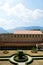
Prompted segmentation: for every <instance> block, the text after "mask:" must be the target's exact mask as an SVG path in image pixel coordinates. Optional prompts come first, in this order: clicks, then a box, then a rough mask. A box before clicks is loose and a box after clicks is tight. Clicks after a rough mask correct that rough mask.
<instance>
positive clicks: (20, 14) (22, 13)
mask: <svg viewBox="0 0 43 65" xmlns="http://www.w3.org/2000/svg"><path fill="white" fill-rule="evenodd" d="M13 1H14V0H11V1H10V0H6V1H5V3H4V4H3V5H0V10H3V11H5V14H6V16H8V17H11V16H12V17H13V16H16V17H17V18H18V19H19V21H18V19H17V18H16V19H15V17H13V18H14V19H13V18H12V19H10V20H7V19H6V18H0V27H4V28H5V29H9V28H14V27H17V26H20V25H26V23H27V22H28V23H27V24H30V23H32V22H33V21H32V22H31V21H30V20H38V19H40V18H41V17H43V10H40V9H35V10H30V9H28V8H26V7H25V6H24V5H23V4H21V3H18V4H16V5H15V6H13V7H10V3H11V2H13ZM18 1H19V0H18ZM0 4H2V2H0ZM18 22H19V23H18ZM34 22H35V21H34ZM34 22H33V23H34Z"/></svg>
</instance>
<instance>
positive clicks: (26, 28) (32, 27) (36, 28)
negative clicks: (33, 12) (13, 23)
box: [7, 26, 43, 33]
mask: <svg viewBox="0 0 43 65" xmlns="http://www.w3.org/2000/svg"><path fill="white" fill-rule="evenodd" d="M14 30H40V31H42V32H43V27H40V26H29V27H17V28H14V29H9V30H7V31H8V32H9V33H13V31H14Z"/></svg>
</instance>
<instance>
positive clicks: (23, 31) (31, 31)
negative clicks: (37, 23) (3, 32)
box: [13, 30, 42, 34]
mask: <svg viewBox="0 0 43 65" xmlns="http://www.w3.org/2000/svg"><path fill="white" fill-rule="evenodd" d="M13 33H14V34H42V32H41V31H36V30H15V31H14V32H13Z"/></svg>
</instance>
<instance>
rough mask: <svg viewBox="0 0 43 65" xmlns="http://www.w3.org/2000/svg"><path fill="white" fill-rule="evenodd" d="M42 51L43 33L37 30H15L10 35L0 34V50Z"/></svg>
mask: <svg viewBox="0 0 43 65" xmlns="http://www.w3.org/2000/svg"><path fill="white" fill-rule="evenodd" d="M32 47H37V48H38V49H43V33H42V32H41V31H39V30H37V31H36V30H33V31H29V30H15V31H14V32H13V33H12V34H0V49H31V48H32Z"/></svg>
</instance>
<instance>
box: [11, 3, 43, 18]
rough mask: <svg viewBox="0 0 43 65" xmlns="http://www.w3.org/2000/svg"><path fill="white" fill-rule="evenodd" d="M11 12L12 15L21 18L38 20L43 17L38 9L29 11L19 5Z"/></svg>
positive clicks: (42, 12) (42, 13)
mask: <svg viewBox="0 0 43 65" xmlns="http://www.w3.org/2000/svg"><path fill="white" fill-rule="evenodd" d="M12 11H13V13H14V14H16V15H17V16H19V17H21V18H28V19H38V18H40V17H42V16H43V10H40V9H35V10H30V9H27V8H26V7H25V6H24V5H22V4H21V3H20V4H17V5H16V6H15V7H13V8H12Z"/></svg>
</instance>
